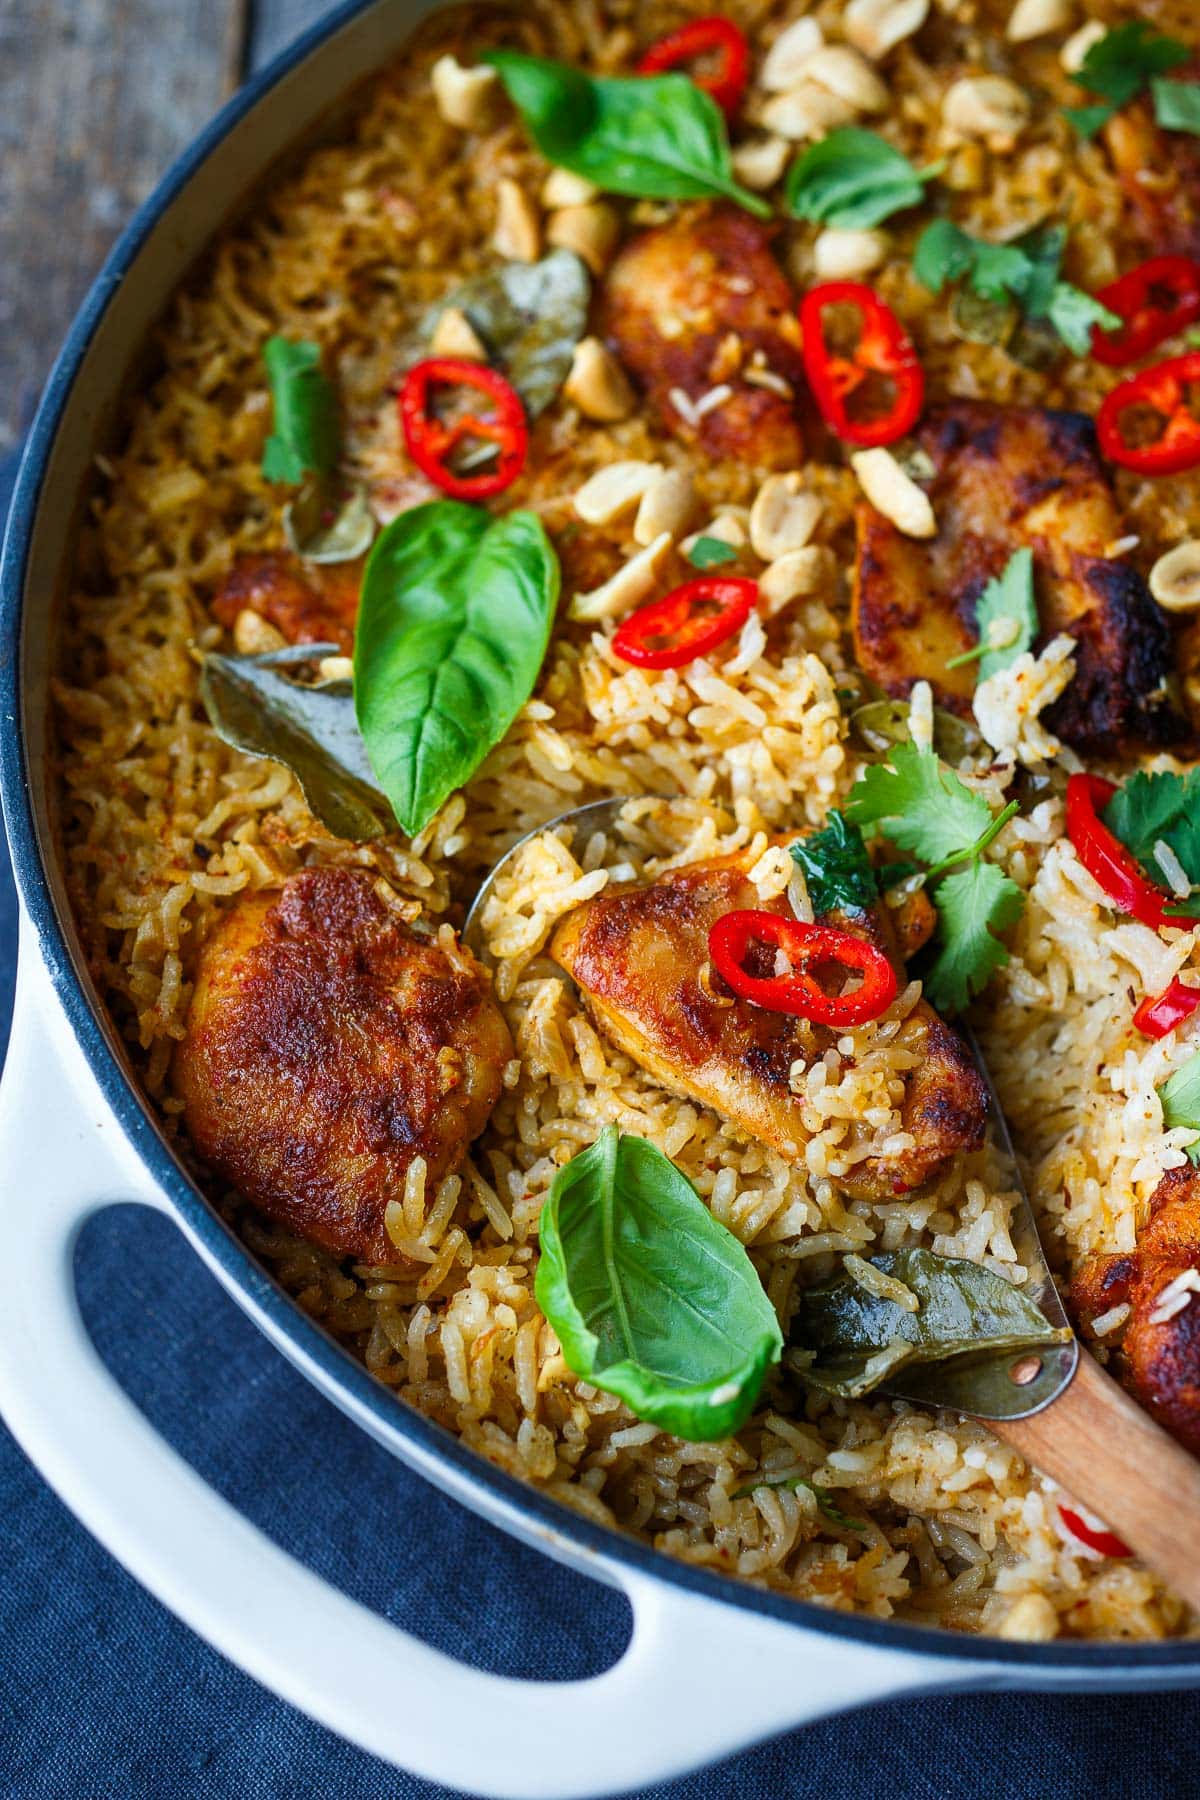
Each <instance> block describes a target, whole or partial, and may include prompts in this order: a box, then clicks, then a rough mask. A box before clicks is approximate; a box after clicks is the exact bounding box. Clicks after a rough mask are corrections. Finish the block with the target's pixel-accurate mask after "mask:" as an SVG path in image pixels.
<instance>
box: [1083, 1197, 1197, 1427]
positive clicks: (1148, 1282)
mask: <svg viewBox="0 0 1200 1800" xmlns="http://www.w3.org/2000/svg"><path fill="white" fill-rule="evenodd" d="M1185 1269H1195V1270H1197V1271H1198V1272H1200V1170H1197V1169H1194V1168H1191V1167H1188V1168H1186V1169H1172V1170H1171V1171H1170V1172H1169V1173H1168V1174H1166V1175H1164V1176H1163V1178H1162V1180H1161V1181H1160V1182H1159V1184H1158V1187H1157V1188H1156V1189H1155V1192H1154V1196H1153V1198H1152V1200H1151V1202H1150V1222H1149V1224H1148V1225H1147V1226H1146V1229H1145V1230H1144V1231H1143V1232H1142V1235H1141V1237H1140V1238H1139V1239H1138V1245H1137V1249H1136V1250H1134V1251H1132V1252H1130V1253H1129V1254H1117V1255H1115V1256H1095V1257H1093V1258H1092V1259H1091V1260H1090V1261H1089V1262H1088V1263H1086V1264H1085V1265H1084V1267H1083V1268H1082V1269H1081V1270H1080V1272H1079V1274H1078V1275H1077V1276H1076V1277H1075V1280H1074V1282H1073V1283H1072V1286H1071V1289H1070V1293H1069V1295H1068V1300H1069V1303H1070V1306H1071V1310H1072V1312H1073V1313H1074V1315H1075V1317H1076V1319H1077V1320H1078V1321H1079V1323H1080V1325H1081V1327H1084V1328H1087V1327H1089V1326H1090V1325H1091V1323H1092V1321H1093V1319H1098V1318H1099V1317H1100V1316H1101V1315H1102V1314H1103V1313H1106V1312H1108V1311H1109V1310H1110V1309H1111V1308H1112V1307H1114V1306H1121V1305H1123V1304H1126V1303H1127V1304H1128V1305H1129V1307H1130V1315H1129V1322H1128V1324H1127V1326H1126V1329H1125V1336H1124V1340H1123V1342H1122V1345H1121V1352H1120V1357H1119V1360H1118V1363H1117V1367H1116V1373H1118V1374H1119V1375H1120V1376H1121V1378H1122V1379H1123V1380H1124V1382H1125V1384H1126V1386H1127V1387H1128V1388H1129V1389H1130V1391H1131V1392H1132V1393H1133V1394H1134V1395H1135V1396H1136V1398H1137V1399H1138V1400H1140V1401H1141V1403H1142V1405H1143V1406H1144V1407H1145V1408H1146V1410H1147V1412H1150V1413H1153V1415H1154V1417H1155V1418H1156V1419H1157V1420H1158V1421H1159V1423H1160V1424H1161V1425H1164V1426H1165V1427H1166V1429H1167V1430H1168V1431H1169V1432H1170V1433H1171V1435H1172V1437H1176V1438H1178V1439H1179V1442H1180V1443H1181V1444H1183V1445H1184V1446H1185V1447H1186V1448H1187V1449H1188V1450H1190V1451H1192V1453H1193V1455H1196V1456H1200V1295H1191V1296H1190V1297H1189V1299H1188V1304H1187V1305H1186V1306H1185V1307H1184V1308H1183V1309H1182V1311H1180V1312H1177V1313H1175V1315H1174V1316H1173V1317H1172V1318H1170V1319H1164V1320H1163V1321H1162V1322H1161V1323H1159V1324H1156V1325H1154V1324H1151V1322H1150V1316H1151V1314H1152V1313H1153V1312H1154V1310H1155V1307H1156V1305H1157V1302H1158V1297H1159V1295H1160V1294H1161V1293H1162V1290H1163V1289H1164V1288H1165V1287H1166V1286H1167V1284H1168V1282H1171V1281H1173V1280H1174V1279H1175V1277H1176V1276H1177V1275H1181V1274H1182V1273H1183V1271H1184V1270H1185Z"/></svg>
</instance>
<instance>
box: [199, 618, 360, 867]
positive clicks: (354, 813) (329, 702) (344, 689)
mask: <svg viewBox="0 0 1200 1800" xmlns="http://www.w3.org/2000/svg"><path fill="white" fill-rule="evenodd" d="M336 649H337V645H336V644H324V645H322V644H296V645H293V646H290V647H289V648H288V649H286V650H276V651H272V652H270V654H269V655H266V656H217V655H209V656H206V657H205V659H204V665H203V668H202V670H201V673H200V698H201V700H202V701H203V703H204V709H205V711H206V712H207V714H208V717H209V720H210V722H211V724H212V726H213V729H214V730H215V731H216V732H217V733H218V735H219V736H220V737H222V738H224V740H225V742H226V743H227V744H232V745H233V747H234V748H235V749H237V750H244V751H246V752H247V754H248V755H250V756H268V757H270V758H271V759H272V760H273V761H274V762H281V763H283V764H284V765H285V767H287V768H289V769H290V770H291V771H292V773H293V774H294V775H295V776H296V777H297V779H298V780H299V782H300V786H301V787H302V788H303V789H304V798H305V799H306V800H307V801H308V804H309V806H310V807H311V808H312V810H313V812H314V813H315V814H316V816H317V817H318V819H320V820H321V822H322V823H323V824H324V825H326V826H328V828H329V830H330V831H332V832H333V833H334V834H335V836H337V837H341V838H348V839H350V840H351V841H352V842H354V843H362V842H365V840H366V839H368V838H376V837H380V836H381V835H382V834H383V833H384V832H386V831H390V830H393V829H394V827H395V820H394V819H393V817H392V812H391V808H390V807H389V805H388V803H387V799H386V797H385V796H384V795H383V794H382V793H381V792H380V790H379V787H378V785H377V783H376V780H375V776H374V773H373V772H372V769H371V765H370V763H369V762H368V761H367V752H366V749H365V747H364V745H363V741H362V737H361V735H360V733H359V729H358V724H357V721H356V719H355V716H354V693H353V689H352V686H351V683H350V682H348V681H330V682H326V683H325V684H324V685H323V686H321V687H304V686H302V685H301V684H300V683H299V682H296V681H289V680H288V679H287V677H286V676H285V675H281V674H280V673H278V671H279V669H281V668H286V667H288V666H289V665H292V664H296V663H310V662H312V660H313V659H314V657H318V656H321V655H323V654H325V653H328V652H335V651H336Z"/></svg>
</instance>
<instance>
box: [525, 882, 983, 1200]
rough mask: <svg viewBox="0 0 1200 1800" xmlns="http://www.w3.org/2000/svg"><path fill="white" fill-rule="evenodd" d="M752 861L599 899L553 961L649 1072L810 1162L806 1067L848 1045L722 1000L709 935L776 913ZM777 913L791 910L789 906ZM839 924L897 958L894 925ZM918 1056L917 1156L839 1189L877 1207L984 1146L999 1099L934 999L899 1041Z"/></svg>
mask: <svg viewBox="0 0 1200 1800" xmlns="http://www.w3.org/2000/svg"><path fill="white" fill-rule="evenodd" d="M748 867H749V863H748V861H747V859H746V858H745V857H744V856H733V857H728V858H724V859H722V860H721V861H719V862H709V863H698V864H695V865H694V866H692V867H690V868H684V869H677V870H674V871H672V872H671V873H670V874H667V875H663V876H661V877H660V878H659V879H658V880H657V881H654V882H651V883H650V884H649V885H648V886H645V887H637V888H630V889H627V890H626V891H624V892H622V893H615V894H604V895H601V896H600V897H599V898H598V899H595V900H589V901H588V902H587V903H586V904H585V905H583V906H581V907H579V908H578V910H577V911H575V912H573V913H571V914H570V916H569V917H568V918H567V919H566V920H565V921H564V923H563V924H562V925H560V926H559V928H558V930H557V932H556V933H555V935H554V937H553V939H552V940H551V943H550V954H551V955H552V956H553V957H554V958H555V959H556V960H557V961H558V962H559V963H561V964H562V966H563V968H565V969H566V970H567V971H568V973H569V974H570V975H572V976H573V977H574V979H575V981H576V982H577V983H578V985H579V988H580V990H581V992H582V994H583V996H584V999H585V1001H586V1003H587V1006H588V1008H589V1010H590V1011H591V1013H592V1014H593V1016H594V1017H595V1019H596V1021H597V1023H598V1024H599V1025H600V1026H601V1027H602V1028H603V1030H604V1031H606V1032H607V1034H608V1035H609V1037H611V1038H612V1039H613V1041H614V1042H615V1043H616V1044H617V1045H618V1046H619V1048H620V1049H622V1050H624V1051H625V1052H626V1054H627V1055H629V1056H631V1057H632V1058H633V1059H634V1061H635V1062H637V1063H640V1064H641V1066H642V1067H643V1068H644V1069H646V1070H647V1072H648V1073H649V1074H651V1075H652V1076H654V1078H655V1079H656V1080H657V1081H661V1082H662V1083H663V1085H664V1086H665V1087H668V1088H670V1089H672V1090H673V1091H674V1092H676V1093H682V1094H686V1095H688V1096H689V1097H690V1098H691V1099H694V1100H698V1101H700V1103H701V1104H702V1105H704V1106H711V1107H712V1108H713V1110H714V1111H715V1112H718V1113H720V1114H721V1115H722V1116H723V1117H724V1118H726V1119H728V1120H729V1121H730V1122H731V1124H733V1125H735V1126H736V1127H737V1128H738V1129H739V1130H740V1131H742V1132H744V1133H745V1134H746V1135H747V1136H748V1137H751V1138H757V1139H760V1140H761V1141H762V1142H764V1143H768V1144H771V1145H772V1146H773V1147H774V1148H775V1149H777V1150H780V1151H782V1152H783V1154H784V1155H785V1156H797V1155H799V1153H800V1150H801V1148H802V1146H803V1144H804V1143H805V1142H806V1140H807V1138H808V1135H809V1134H808V1132H806V1130H805V1128H804V1125H803V1122H802V1118H801V1103H800V1101H799V1100H798V1099H797V1097H796V1096H795V1095H794V1094H793V1092H792V1089H791V1086H790V1079H789V1078H790V1074H791V1069H792V1065H793V1063H794V1062H796V1061H797V1060H798V1059H799V1060H802V1061H803V1062H805V1063H811V1062H812V1061H813V1060H814V1059H815V1058H817V1057H819V1056H821V1055H822V1054H823V1053H824V1051H825V1050H826V1049H828V1048H829V1047H830V1046H831V1045H832V1044H834V1043H835V1042H836V1040H837V1038H838V1037H839V1036H840V1035H842V1034H841V1033H839V1032H838V1031H834V1030H830V1029H827V1028H826V1027H823V1026H814V1025H813V1024H811V1023H810V1022H809V1021H808V1020H805V1019H800V1018H797V1017H795V1016H794V1015H792V1014H789V1013H778V1012H768V1011H766V1010H765V1009H764V1008H762V1007H758V1006H754V1005H752V1004H751V1003H750V1002H748V1001H745V1000H741V999H735V998H734V997H733V996H732V995H729V994H727V993H724V992H718V991H717V989H718V987H720V985H721V984H720V983H719V980H718V982H717V983H716V985H714V984H713V981H712V978H711V977H710V976H709V974H708V934H709V931H710V930H711V928H712V926H713V925H714V924H715V923H716V921H717V919H719V918H720V917H721V915H722V914H723V913H728V912H735V911H737V910H739V909H742V908H752V909H762V902H761V901H760V900H759V898H758V894H757V890H756V889H755V888H754V887H753V886H752V885H751V883H750V882H749V881H748V879H747V869H748ZM766 910H769V911H773V912H780V913H785V914H786V913H788V912H789V910H790V909H789V907H788V905H787V902H786V899H780V900H778V901H776V902H773V903H770V904H769V905H768V907H767V908H766ZM826 922H827V923H830V924H834V923H836V924H837V925H839V926H841V927H843V928H844V929H846V930H849V931H854V932H856V933H857V934H858V935H860V936H863V937H867V938H869V939H870V940H871V941H873V942H874V943H876V944H877V945H878V946H879V947H880V948H881V949H883V950H884V951H885V952H887V953H889V954H892V953H893V945H894V940H893V938H892V935H891V932H890V930H889V929H888V927H887V925H886V924H885V923H884V919H883V917H882V915H881V916H879V917H877V916H875V915H871V914H862V913H857V914H853V915H850V914H845V915H843V914H837V915H829V917H828V919H827V920H826ZM894 1041H895V1043H896V1044H897V1046H898V1047H900V1048H902V1049H904V1050H908V1051H911V1052H913V1053H914V1054H915V1055H916V1057H917V1058H918V1060H917V1062H916V1065H915V1066H914V1067H913V1068H912V1069H910V1070H908V1071H906V1072H905V1074H904V1076H903V1081H904V1097H903V1100H902V1103H901V1109H900V1110H901V1115H902V1121H903V1125H902V1128H903V1130H904V1131H906V1132H909V1133H911V1134H912V1137H913V1139H914V1144H913V1147H912V1148H911V1149H907V1150H901V1151H899V1152H897V1153H896V1154H894V1155H890V1156H887V1157H877V1156H872V1157H868V1158H866V1159H865V1160H863V1161H860V1162H858V1163H856V1164H855V1165H854V1166H853V1169H852V1171H851V1173H850V1174H848V1175H847V1176H846V1178H845V1179H844V1180H842V1179H839V1183H838V1185H839V1186H841V1187H843V1188H844V1189H845V1190H846V1191H847V1192H848V1193H851V1194H854V1195H860V1196H862V1197H865V1198H868V1199H885V1200H886V1199H893V1198H895V1197H896V1196H897V1195H900V1194H904V1193H907V1192H908V1191H909V1190H910V1189H912V1188H915V1187H917V1186H919V1185H920V1184H921V1183H922V1182H923V1181H926V1180H928V1179H929V1178H930V1177H931V1176H933V1175H935V1174H937V1172H938V1171H939V1170H940V1169H941V1168H942V1166H943V1165H944V1164H945V1162H946V1161H947V1160H948V1158H950V1157H951V1156H953V1155H955V1154H956V1152H958V1151H961V1150H975V1149H978V1147H979V1145H980V1144H981V1143H982V1141H983V1129H984V1121H985V1117H986V1111H987V1097H986V1093H985V1091H984V1087H983V1083H982V1082H981V1081H980V1078H979V1075H978V1072H977V1071H976V1069H975V1066H974V1064H973V1063H972V1061H971V1058H970V1056H969V1055H968V1053H967V1050H966V1048H965V1046H964V1045H963V1043H962V1042H961V1040H960V1039H959V1038H958V1037H956V1036H955V1034H954V1032H952V1031H951V1030H950V1029H949V1027H948V1026H946V1025H945V1024H943V1022H942V1020H941V1019H939V1018H938V1016H937V1014H936V1013H935V1012H933V1010H932V1009H931V1008H930V1007H928V1006H926V1005H925V1004H924V1002H919V1003H918V1005H917V1006H916V1008H915V1009H914V1010H913V1012H912V1013H910V1015H909V1016H908V1018H907V1019H906V1020H905V1021H904V1023H903V1025H902V1026H901V1027H900V1031H899V1033H898V1035H897V1037H896V1039H895V1040H894Z"/></svg>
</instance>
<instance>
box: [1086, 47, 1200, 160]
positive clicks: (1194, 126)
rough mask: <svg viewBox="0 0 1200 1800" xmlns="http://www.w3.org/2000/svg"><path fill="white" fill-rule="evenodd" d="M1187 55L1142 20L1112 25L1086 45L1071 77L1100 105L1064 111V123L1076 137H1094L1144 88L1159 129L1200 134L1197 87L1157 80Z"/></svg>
mask: <svg viewBox="0 0 1200 1800" xmlns="http://www.w3.org/2000/svg"><path fill="white" fill-rule="evenodd" d="M1191 54H1192V52H1191V51H1190V50H1189V49H1188V47H1187V45H1186V44H1182V43H1180V41H1179V39H1178V38H1173V37H1164V36H1162V35H1161V34H1160V33H1158V32H1156V31H1153V30H1152V29H1151V28H1150V26H1149V25H1148V24H1147V23H1146V21H1145V20H1144V19H1131V20H1129V21H1128V22H1127V23H1126V24H1124V25H1117V26H1115V27H1114V28H1113V30H1112V31H1106V32H1105V34H1104V36H1103V37H1102V38H1099V39H1098V40H1097V41H1096V43H1094V44H1093V45H1092V46H1091V48H1090V49H1089V50H1088V53H1087V55H1086V56H1085V57H1084V59H1083V62H1082V63H1081V64H1080V66H1079V68H1078V69H1077V70H1076V71H1075V75H1074V80H1075V81H1077V82H1078V84H1079V86H1080V87H1081V88H1086V90H1087V92H1088V93H1089V94H1098V95H1099V96H1100V98H1099V101H1098V102H1097V103H1096V104H1095V105H1094V106H1068V107H1066V108H1065V109H1064V110H1065V112H1066V116H1067V118H1068V119H1069V120H1070V121H1071V123H1072V125H1073V126H1074V127H1075V130H1076V131H1077V132H1078V133H1079V135H1080V137H1085V138H1090V137H1094V136H1095V135H1096V133H1097V132H1098V131H1099V130H1100V129H1101V127H1102V126H1104V125H1107V124H1108V121H1109V120H1110V119H1111V118H1112V117H1113V115H1114V113H1117V112H1119V111H1120V110H1121V108H1122V107H1123V106H1127V105H1128V104H1129V102H1130V101H1131V100H1136V99H1137V97H1138V95H1139V94H1142V93H1144V92H1145V91H1146V90H1147V89H1149V90H1150V93H1151V97H1152V100H1153V104H1154V116H1155V118H1156V119H1157V121H1158V123H1159V124H1160V125H1161V126H1162V127H1163V128H1164V130H1167V131H1193V132H1200V86H1198V85H1197V83H1195V82H1183V81H1164V80H1162V77H1163V76H1164V75H1166V74H1167V73H1168V71H1169V70H1171V69H1177V68H1179V67H1180V65H1181V64H1182V63H1185V62H1187V61H1188V60H1189V59H1190V57H1191Z"/></svg>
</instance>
